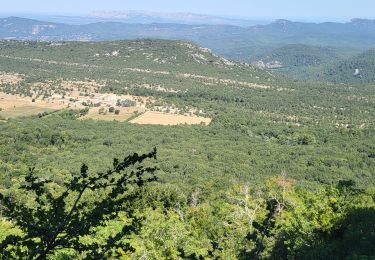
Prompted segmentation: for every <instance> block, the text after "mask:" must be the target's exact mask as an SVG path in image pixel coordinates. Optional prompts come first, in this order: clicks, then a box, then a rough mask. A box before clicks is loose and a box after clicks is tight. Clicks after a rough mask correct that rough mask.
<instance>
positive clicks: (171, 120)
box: [130, 111, 211, 125]
mask: <svg viewBox="0 0 375 260" xmlns="http://www.w3.org/2000/svg"><path fill="white" fill-rule="evenodd" d="M210 122H211V119H210V118H205V117H198V116H186V115H177V114H168V113H163V112H155V111H147V112H146V113H144V114H142V115H141V116H139V117H137V118H135V119H133V120H131V121H130V123H133V124H141V125H182V124H188V125H199V124H203V125H209V124H210Z"/></svg>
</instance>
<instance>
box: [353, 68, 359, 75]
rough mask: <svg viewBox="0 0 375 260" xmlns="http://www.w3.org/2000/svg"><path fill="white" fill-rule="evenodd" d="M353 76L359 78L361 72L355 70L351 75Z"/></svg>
mask: <svg viewBox="0 0 375 260" xmlns="http://www.w3.org/2000/svg"><path fill="white" fill-rule="evenodd" d="M353 76H354V77H361V71H360V70H359V69H355V71H354V73H353Z"/></svg>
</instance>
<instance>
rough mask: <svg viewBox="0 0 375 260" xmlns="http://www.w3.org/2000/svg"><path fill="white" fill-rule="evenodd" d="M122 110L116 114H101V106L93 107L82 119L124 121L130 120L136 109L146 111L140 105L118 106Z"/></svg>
mask: <svg viewBox="0 0 375 260" xmlns="http://www.w3.org/2000/svg"><path fill="white" fill-rule="evenodd" d="M116 109H119V110H120V114H118V115H115V113H108V112H107V113H106V114H105V115H100V114H99V108H91V109H90V111H89V113H88V114H87V115H86V116H84V117H82V118H81V119H83V120H84V119H93V120H104V121H113V120H116V121H120V122H124V121H126V120H128V119H129V118H130V117H132V116H133V115H134V114H135V112H136V111H138V112H139V113H141V112H144V109H143V108H139V107H129V108H117V107H116Z"/></svg>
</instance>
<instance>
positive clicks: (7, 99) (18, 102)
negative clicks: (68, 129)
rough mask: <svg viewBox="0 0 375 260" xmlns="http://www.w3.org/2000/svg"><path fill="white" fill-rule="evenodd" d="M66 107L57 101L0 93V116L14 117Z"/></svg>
mask: <svg viewBox="0 0 375 260" xmlns="http://www.w3.org/2000/svg"><path fill="white" fill-rule="evenodd" d="M64 107H66V105H65V106H64V105H63V104H61V103H59V102H49V103H48V102H44V101H41V100H36V101H35V102H32V99H31V98H29V97H19V96H14V95H8V94H4V93H0V108H1V111H0V117H1V118H15V117H21V116H31V115H37V114H39V113H43V112H52V111H56V110H59V109H62V108H64Z"/></svg>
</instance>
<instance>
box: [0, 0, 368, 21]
mask: <svg viewBox="0 0 375 260" xmlns="http://www.w3.org/2000/svg"><path fill="white" fill-rule="evenodd" d="M98 10H118V11H120V10H146V11H156V12H194V13H202V14H216V15H225V16H241V17H248V18H306V19H311V18H330V19H338V18H339V19H340V18H341V19H342V18H344V19H348V18H354V17H360V18H375V0H0V13H7V14H12V13H14V14H21V13H33V14H37V13H43V14H87V13H90V12H91V11H98Z"/></svg>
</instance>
